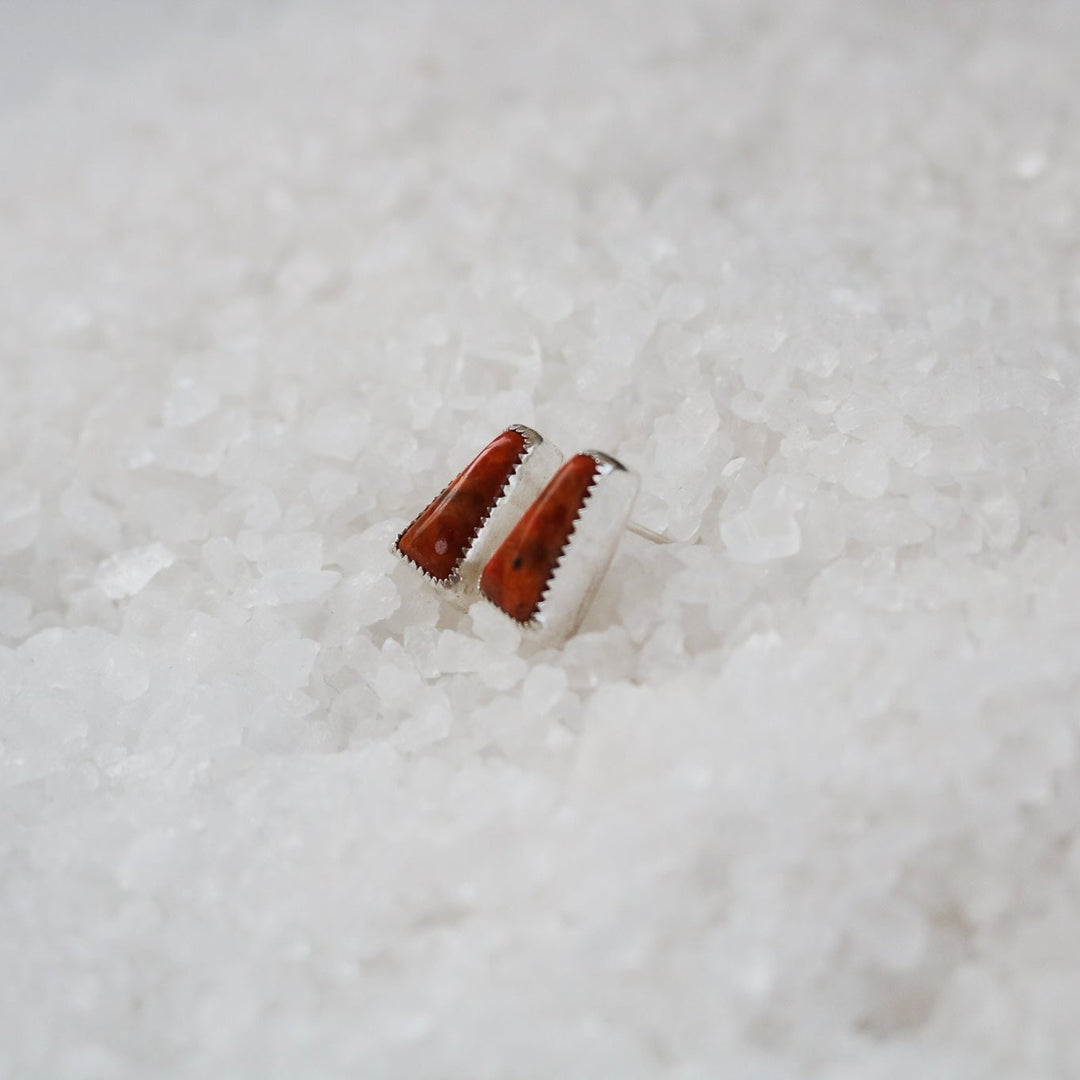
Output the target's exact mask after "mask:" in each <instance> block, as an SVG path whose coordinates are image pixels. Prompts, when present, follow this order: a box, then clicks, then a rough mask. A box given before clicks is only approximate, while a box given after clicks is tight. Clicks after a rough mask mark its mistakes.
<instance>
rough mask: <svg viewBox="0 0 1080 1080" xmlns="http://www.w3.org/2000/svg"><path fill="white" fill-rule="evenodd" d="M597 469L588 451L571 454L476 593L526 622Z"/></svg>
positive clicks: (534, 610) (498, 553) (494, 559)
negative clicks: (575, 454)
mask: <svg viewBox="0 0 1080 1080" xmlns="http://www.w3.org/2000/svg"><path fill="white" fill-rule="evenodd" d="M599 469H600V466H599V465H598V464H597V462H596V461H595V460H594V459H593V458H592V457H590V456H589V455H588V454H578V455H577V456H575V457H572V458H571V459H570V460H569V461H568V462H567V463H566V464H565V465H564V466H563V467H562V468H561V469H560V470H559V471H558V472H557V473H556V474H555V476H554V477H553V478H552V480H551V482H550V483H549V484H548V486H547V487H546V488H544V490H543V491H542V492H541V494H540V496H539V498H538V499H537V500H536V502H535V503H533V505H532V506H531V507H529V509H528V511H527V512H526V513H525V515H524V517H522V519H521V521H519V522H518V524H517V526H516V527H515V529H514V531H513V532H512V533H510V535H509V536H508V537H507V538H506V540H505V541H504V542H503V544H502V546H501V547H500V548H499V550H498V551H496V552H495V554H494V556H493V557H492V559H491V561H490V562H489V563H488V565H487V567H486V568H485V569H484V573H483V575H482V576H481V578H480V590H481V592H483V594H484V595H485V596H486V597H487V598H488V599H489V600H490V601H491V602H492V603H493V604H495V605H496V606H497V607H500V608H502V610H503V611H505V612H506V614H507V615H509V616H510V617H511V618H513V619H516V620H517V621H518V622H521V623H526V622H528V621H529V620H530V619H532V618H533V616H535V615H536V613H537V611H538V610H539V608H540V603H541V601H542V600H543V598H544V593H545V591H546V590H547V587H548V583H549V582H550V581H551V577H552V575H553V574H554V572H555V567H556V565H557V564H558V562H559V559H560V558H561V557H562V553H563V551H565V549H566V544H567V541H568V540H569V539H570V534H571V533H572V532H573V529H574V522H575V521H576V520H577V517H578V514H579V513H580V512H581V507H582V505H583V504H584V502H585V497H586V495H588V492H589V489H590V488H591V487H592V486H593V484H594V482H595V480H596V474H597V472H598V471H599Z"/></svg>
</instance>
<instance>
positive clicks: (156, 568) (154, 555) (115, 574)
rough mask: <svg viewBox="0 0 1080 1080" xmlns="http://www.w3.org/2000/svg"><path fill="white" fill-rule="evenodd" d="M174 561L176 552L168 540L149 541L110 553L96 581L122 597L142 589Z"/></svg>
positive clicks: (111, 596) (113, 595) (116, 597)
mask: <svg viewBox="0 0 1080 1080" xmlns="http://www.w3.org/2000/svg"><path fill="white" fill-rule="evenodd" d="M173 562H175V556H174V555H173V553H172V552H171V551H170V550H169V549H168V548H167V547H165V545H164V544H158V543H154V544H147V545H146V546H145V547H140V548H132V549H131V550H129V551H124V552H120V553H118V554H116V555H111V556H109V558H107V559H106V560H105V561H104V562H102V563H101V565H100V566H99V567H98V569H97V573H96V574H95V575H94V582H95V584H96V585H97V586H98V588H100V589H101V591H102V592H103V593H104V594H105V595H106V596H107V597H108V598H109V599H110V600H122V599H124V598H126V597H129V596H134V595H135V594H136V593H138V592H141V591H142V590H143V589H145V588H146V586H147V585H149V584H150V582H151V581H153V580H154V578H155V577H156V576H157V575H158V574H159V573H161V571H162V570H167V569H168V568H169V567H170V566H172V564H173Z"/></svg>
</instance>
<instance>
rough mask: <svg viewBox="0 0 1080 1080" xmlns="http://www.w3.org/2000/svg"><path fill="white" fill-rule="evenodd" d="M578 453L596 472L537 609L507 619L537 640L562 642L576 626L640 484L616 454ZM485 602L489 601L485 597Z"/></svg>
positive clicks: (545, 642) (602, 576) (625, 519)
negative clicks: (525, 619)
mask: <svg viewBox="0 0 1080 1080" xmlns="http://www.w3.org/2000/svg"><path fill="white" fill-rule="evenodd" d="M583 453H585V454H587V455H588V456H589V457H591V458H592V459H593V460H594V461H595V462H596V463H597V464H598V465H599V466H600V468H599V471H598V472H597V474H596V477H595V478H594V480H593V483H592V486H591V487H590V488H589V490H588V492H587V494H586V496H585V499H584V501H583V502H582V505H581V509H580V511H579V512H578V516H577V519H576V521H575V522H574V527H573V529H572V530H571V533H570V536H569V538H568V539H567V542H566V546H565V547H564V548H563V552H562V554H561V555H560V556H559V559H558V561H557V562H556V563H555V567H554V570H553V571H552V574H551V578H550V580H549V581H548V585H547V588H546V589H545V590H544V594H543V596H542V597H541V599H540V606H539V608H538V610H537V612H536V614H535V615H534V616H533V617H532V618H531V619H530V620H529V621H528V622H525V623H521V622H518V621H517V620H516V619H513V620H512V621H513V622H514V623H515V624H516V625H518V626H520V627H521V628H522V629H523V630H524V631H525V632H526V633H527V634H528V636H529V637H530V638H532V639H533V640H535V641H537V642H540V643H542V644H557V643H559V642H561V641H565V640H566V639H567V638H568V637H570V636H571V635H572V634H573V633H574V632H575V631H576V630H577V628H578V627H579V626H580V624H581V620H582V619H583V618H584V616H585V612H586V610H587V609H588V607H589V605H590V604H591V603H592V600H593V597H594V596H595V595H596V590H597V589H598V588H599V587H600V582H601V581H602V580H603V578H604V575H605V574H606V573H607V570H608V567H609V566H610V565H611V560H612V558H613V557H614V555H615V549H616V548H617V547H618V544H619V540H620V538H621V537H622V534H623V532H624V531H625V529H626V523H627V521H628V520H629V518H630V512H631V510H632V509H633V505H634V500H635V499H636V498H637V493H638V488H639V486H640V479H639V477H638V475H637V473H635V472H633V471H632V470H630V469H628V468H627V467H626V466H625V465H623V464H622V463H621V462H619V461H616V459H615V458H613V457H610V456H609V455H608V454H603V453H601V452H600V451H598V450H585V451H583ZM485 602H486V603H490V601H489V600H487V599H486V597H485ZM492 606H493V607H496V608H497V610H500V611H501V610H502V609H501V608H498V606H497V605H492ZM503 614H504V615H506V613H505V612H503ZM506 618H508V619H509V618H512V617H511V616H509V615H506Z"/></svg>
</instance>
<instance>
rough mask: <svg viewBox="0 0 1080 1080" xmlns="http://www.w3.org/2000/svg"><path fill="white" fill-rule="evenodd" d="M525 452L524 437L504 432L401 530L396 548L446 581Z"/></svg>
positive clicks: (511, 432) (424, 568)
mask: <svg viewBox="0 0 1080 1080" xmlns="http://www.w3.org/2000/svg"><path fill="white" fill-rule="evenodd" d="M524 453H525V436H524V435H522V434H521V432H519V431H504V432H503V433H502V434H501V435H499V436H498V437H497V438H495V439H493V440H492V441H491V442H490V443H488V445H487V446H486V447H484V449H483V450H481V451H480V453H479V454H477V455H476V457H475V458H474V459H473V461H472V464H471V465H469V466H468V467H467V468H466V469H465V470H464V471H463V472H462V473H461V474H460V475H459V476H458V478H457V479H456V480H455V481H454V482H453V483H452V484H451V485H450V486H449V487H448V488H447V489H446V490H445V491H444V492H443V493H442V494H441V495H440V496H439V497H438V498H437V499H435V500H434V502H432V503H431V505H430V506H428V508H427V509H426V510H424V511H423V513H421V514H420V516H419V517H418V518H417V519H416V520H415V521H414V522H413V523H412V524H411V525H410V526H409V527H408V528H407V529H406V530H405V532H404V533H402V535H401V539H399V540H398V542H397V547H398V551H400V552H401V554H402V555H404V556H405V557H406V558H407V559H408V560H409V561H410V562H413V563H415V564H416V565H417V566H418V567H420V569H421V570H423V571H425V572H426V573H428V574H430V575H431V576H432V577H433V578H435V579H436V580H437V581H447V580H448V579H449V578H450V576H451V575H452V574H453V572H454V570H455V568H456V567H457V565H458V563H459V562H460V561H461V560H462V559H463V558H464V556H465V553H466V551H468V549H469V546H470V545H471V544H472V542H473V540H475V539H476V535H477V533H478V532H479V531H480V527H481V526H482V525H483V524H484V522H485V521H486V520H487V517H488V515H489V514H490V513H491V509H492V507H494V505H495V503H496V502H498V501H499V497H500V496H501V495H502V493H503V491H504V490H505V488H506V485H507V483H508V482H509V480H510V477H511V476H513V474H514V470H515V469H516V468H517V466H518V463H519V462H520V461H521V458H522V456H523V455H524Z"/></svg>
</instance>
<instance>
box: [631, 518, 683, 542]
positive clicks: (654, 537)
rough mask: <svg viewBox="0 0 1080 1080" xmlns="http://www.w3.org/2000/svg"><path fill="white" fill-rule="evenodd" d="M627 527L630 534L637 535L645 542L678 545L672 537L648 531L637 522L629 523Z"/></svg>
mask: <svg viewBox="0 0 1080 1080" xmlns="http://www.w3.org/2000/svg"><path fill="white" fill-rule="evenodd" d="M626 527H627V529H628V530H629V531H630V532H632V533H636V534H637V535H638V536H640V537H641V538H642V539H643V540H648V541H650V542H651V543H653V544H674V543H676V541H675V540H673V539H672V538H671V537H670V536H664V535H663V533H658V532H653V530H652V529H648V528H646V527H645V526H644V525H639V524H638V523H637V522H636V521H628V522H627V523H626Z"/></svg>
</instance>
